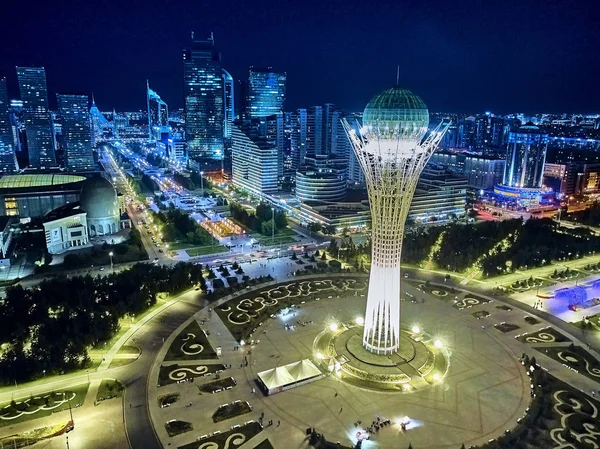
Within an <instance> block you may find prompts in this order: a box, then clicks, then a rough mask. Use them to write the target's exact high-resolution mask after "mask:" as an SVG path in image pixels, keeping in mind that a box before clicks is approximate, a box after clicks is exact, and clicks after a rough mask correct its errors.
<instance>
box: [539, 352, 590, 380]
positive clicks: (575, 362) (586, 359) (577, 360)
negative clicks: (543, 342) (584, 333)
mask: <svg viewBox="0 0 600 449" xmlns="http://www.w3.org/2000/svg"><path fill="white" fill-rule="evenodd" d="M536 349H537V350H538V351H540V352H542V353H543V354H545V355H547V356H548V357H551V358H553V359H554V360H556V361H557V362H560V363H562V364H563V365H567V366H568V367H570V368H573V369H574V370H577V371H578V372H579V374H582V375H584V376H585V377H587V378H588V379H591V380H594V381H596V382H599V383H600V362H599V361H598V360H596V359H595V358H594V357H593V356H592V355H591V354H590V353H589V352H587V351H586V350H585V349H583V348H582V347H581V346H575V345H573V344H571V345H570V346H569V347H568V348H566V347H564V346H562V347H557V346H550V347H545V348H542V347H539V348H536Z"/></svg>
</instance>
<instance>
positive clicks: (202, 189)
mask: <svg viewBox="0 0 600 449" xmlns="http://www.w3.org/2000/svg"><path fill="white" fill-rule="evenodd" d="M200 191H201V192H202V193H201V195H202V196H204V172H203V171H201V172H200Z"/></svg>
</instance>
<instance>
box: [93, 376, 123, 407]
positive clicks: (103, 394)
mask: <svg viewBox="0 0 600 449" xmlns="http://www.w3.org/2000/svg"><path fill="white" fill-rule="evenodd" d="M123 390H125V387H124V386H123V384H122V383H121V382H119V381H118V380H116V379H102V382H101V383H100V386H99V387H98V392H97V393H96V401H98V402H100V401H105V400H107V399H114V398H120V397H121V396H123Z"/></svg>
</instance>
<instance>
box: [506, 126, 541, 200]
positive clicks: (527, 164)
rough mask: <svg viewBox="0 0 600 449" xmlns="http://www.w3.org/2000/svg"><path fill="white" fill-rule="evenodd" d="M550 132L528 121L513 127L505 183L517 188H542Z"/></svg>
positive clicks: (507, 152) (509, 142)
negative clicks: (545, 131)
mask: <svg viewBox="0 0 600 449" xmlns="http://www.w3.org/2000/svg"><path fill="white" fill-rule="evenodd" d="M547 148H548V134H546V133H544V132H542V131H541V130H540V128H539V127H537V126H535V125H533V124H532V123H528V124H527V125H523V126H521V127H519V128H515V129H513V130H512V131H511V132H510V133H509V135H508V146H507V149H506V165H505V167H504V180H503V182H502V184H503V185H505V186H507V187H517V188H534V189H537V188H540V187H542V177H543V176H544V162H545V161H546V150H547Z"/></svg>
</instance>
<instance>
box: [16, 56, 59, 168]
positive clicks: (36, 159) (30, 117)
mask: <svg viewBox="0 0 600 449" xmlns="http://www.w3.org/2000/svg"><path fill="white" fill-rule="evenodd" d="M17 78H18V80H19V90H20V92H21V100H22V101H23V113H22V117H23V121H24V123H25V135H26V137H27V148H28V153H29V166H30V167H34V168H49V167H54V166H56V159H55V155H54V136H53V133H52V123H51V120H50V110H49V109H48V88H47V86H46V71H45V70H44V68H43V67H17Z"/></svg>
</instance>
